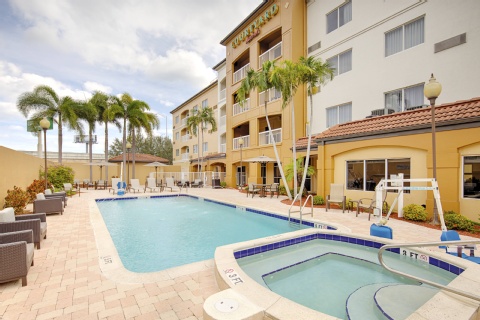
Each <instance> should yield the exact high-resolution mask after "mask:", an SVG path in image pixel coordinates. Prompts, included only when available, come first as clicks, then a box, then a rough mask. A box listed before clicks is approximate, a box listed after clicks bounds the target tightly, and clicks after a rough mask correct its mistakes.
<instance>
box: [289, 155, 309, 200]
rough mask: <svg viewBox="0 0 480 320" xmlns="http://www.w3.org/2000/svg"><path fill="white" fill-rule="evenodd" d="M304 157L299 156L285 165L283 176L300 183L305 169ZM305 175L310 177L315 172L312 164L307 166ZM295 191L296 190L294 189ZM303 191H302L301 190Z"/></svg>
mask: <svg viewBox="0 0 480 320" xmlns="http://www.w3.org/2000/svg"><path fill="white" fill-rule="evenodd" d="M304 164H305V157H300V158H298V159H297V161H295V162H294V161H292V162H291V163H289V164H287V165H286V166H285V176H286V177H287V180H288V181H290V180H294V181H295V180H296V181H297V183H301V181H302V177H303V173H304V170H305V165H304ZM306 171H307V176H308V177H311V176H313V175H314V174H315V168H314V167H313V166H308V169H307V170H306ZM295 192H296V191H295ZM302 193H303V192H302Z"/></svg>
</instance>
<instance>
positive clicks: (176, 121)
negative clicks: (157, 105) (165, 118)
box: [175, 116, 180, 124]
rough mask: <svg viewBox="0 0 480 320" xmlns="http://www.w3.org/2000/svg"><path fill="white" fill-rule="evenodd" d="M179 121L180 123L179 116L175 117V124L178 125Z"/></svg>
mask: <svg viewBox="0 0 480 320" xmlns="http://www.w3.org/2000/svg"><path fill="white" fill-rule="evenodd" d="M178 121H180V118H179V117H178V116H176V117H175V124H177V123H178Z"/></svg>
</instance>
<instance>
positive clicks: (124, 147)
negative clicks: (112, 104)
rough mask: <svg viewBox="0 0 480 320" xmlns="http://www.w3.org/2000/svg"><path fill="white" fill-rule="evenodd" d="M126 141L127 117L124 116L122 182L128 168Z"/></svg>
mask: <svg viewBox="0 0 480 320" xmlns="http://www.w3.org/2000/svg"><path fill="white" fill-rule="evenodd" d="M124 112H126V111H124ZM126 141H127V117H125V116H124V117H123V141H122V152H123V158H122V160H123V161H122V165H123V168H122V169H121V170H122V171H121V172H122V176H121V178H122V179H121V180H122V182H123V181H124V180H123V175H124V174H125V172H124V171H125V169H126V165H127V155H126V153H125V152H126V151H127V150H126Z"/></svg>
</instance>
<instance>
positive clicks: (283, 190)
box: [278, 186, 287, 196]
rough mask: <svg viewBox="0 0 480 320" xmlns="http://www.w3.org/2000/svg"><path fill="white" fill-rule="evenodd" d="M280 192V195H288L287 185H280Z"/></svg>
mask: <svg viewBox="0 0 480 320" xmlns="http://www.w3.org/2000/svg"><path fill="white" fill-rule="evenodd" d="M278 192H279V193H280V195H282V196H285V195H287V189H285V186H279V187H278Z"/></svg>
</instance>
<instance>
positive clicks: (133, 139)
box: [132, 128, 136, 179]
mask: <svg viewBox="0 0 480 320" xmlns="http://www.w3.org/2000/svg"><path fill="white" fill-rule="evenodd" d="M135 140H136V139H135V128H133V130H132V150H133V154H132V163H133V164H132V179H135Z"/></svg>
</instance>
